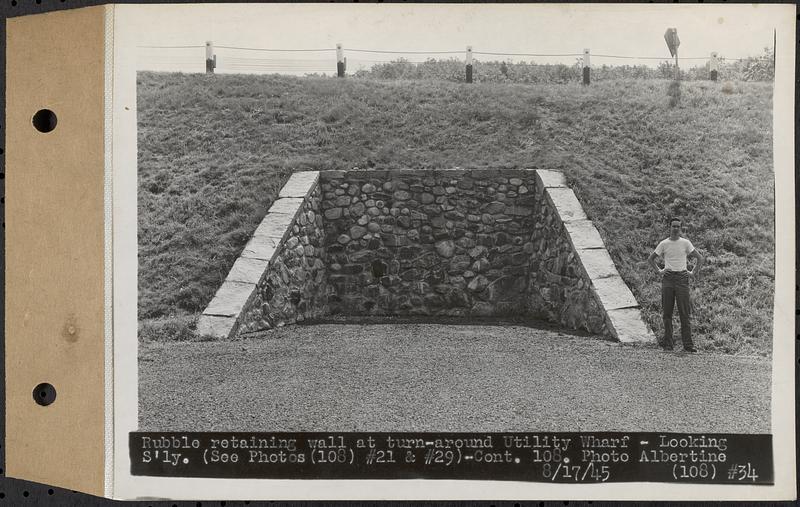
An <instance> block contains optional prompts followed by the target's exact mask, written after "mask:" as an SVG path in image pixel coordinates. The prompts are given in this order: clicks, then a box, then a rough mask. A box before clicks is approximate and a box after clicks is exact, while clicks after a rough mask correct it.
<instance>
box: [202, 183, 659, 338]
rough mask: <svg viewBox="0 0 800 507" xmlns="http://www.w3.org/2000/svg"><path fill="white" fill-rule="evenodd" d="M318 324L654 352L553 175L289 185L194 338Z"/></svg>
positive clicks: (597, 244) (596, 239) (625, 293)
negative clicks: (476, 325) (407, 321)
mask: <svg viewBox="0 0 800 507" xmlns="http://www.w3.org/2000/svg"><path fill="white" fill-rule="evenodd" d="M329 314H335V315H344V316H367V315H382V316H390V315H391V316H411V315H419V316H447V317H464V318H472V317H503V316H514V317H523V318H531V319H544V320H547V321H550V322H553V323H556V324H559V325H560V326H563V327H565V328H569V329H582V330H586V331H589V332H592V333H595V334H601V335H604V336H607V337H610V338H614V339H617V340H620V341H629V342H632V341H636V342H641V341H644V342H654V341H655V340H654V337H653V335H652V333H651V332H650V331H649V330H648V329H647V327H646V326H645V324H644V322H643V321H642V319H641V315H640V309H639V307H638V304H637V303H636V300H635V299H634V298H633V295H632V294H631V292H630V290H629V289H628V287H627V285H625V283H624V282H623V281H622V279H621V278H620V277H619V274H618V273H617V270H616V268H615V267H614V263H613V261H612V259H611V257H610V255H609V254H608V252H607V251H606V249H605V246H604V245H603V241H602V239H601V237H600V235H599V233H598V231H597V230H596V229H595V228H594V226H593V225H592V223H591V221H590V220H588V219H587V217H586V215H585V213H584V211H583V208H582V207H581V205H580V203H579V202H578V199H577V197H576V196H575V194H574V193H573V192H572V190H571V189H569V188H568V187H567V186H566V183H565V181H564V177H563V175H562V174H561V173H558V172H554V171H545V170H537V171H534V170H489V169H484V170H461V169H453V170H391V171H385V170H369V171H359V170H353V171H323V172H321V173H316V172H313V173H295V174H294V175H293V176H292V178H291V179H290V181H289V183H287V185H286V186H285V187H284V189H283V190H282V191H281V194H280V195H279V199H278V200H277V201H276V202H275V204H274V205H273V207H272V208H271V209H270V211H269V213H268V214H267V216H266V217H265V218H264V221H263V222H262V224H261V225H260V226H259V228H258V229H257V230H256V232H255V234H254V236H253V238H252V239H251V241H250V243H248V245H247V246H246V247H245V249H244V251H243V252H242V256H241V257H240V258H239V260H237V261H236V264H234V267H233V269H232V270H231V273H230V274H229V275H228V278H227V279H226V280H225V283H223V285H222V287H221V288H220V290H219V291H218V293H217V295H216V296H215V298H214V300H213V301H212V302H211V304H210V305H209V307H208V308H207V309H206V310H205V311H204V312H203V315H202V317H201V319H200V321H199V323H198V331H199V332H200V333H203V334H211V335H214V336H218V337H223V336H225V337H228V336H234V335H237V334H241V333H246V332H251V331H258V330H262V329H269V328H272V327H276V326H281V325H284V324H290V323H293V322H298V321H301V320H304V319H306V318H317V317H322V316H325V315H329Z"/></svg>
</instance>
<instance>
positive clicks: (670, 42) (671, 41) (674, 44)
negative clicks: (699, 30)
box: [664, 28, 681, 81]
mask: <svg viewBox="0 0 800 507" xmlns="http://www.w3.org/2000/svg"><path fill="white" fill-rule="evenodd" d="M664 40H665V41H667V47H668V48H669V54H670V55H671V56H674V57H675V80H676V81H677V80H678V79H679V78H680V74H679V70H678V46H680V45H681V40H680V39H679V38H678V29H677V28H667V31H666V32H664Z"/></svg>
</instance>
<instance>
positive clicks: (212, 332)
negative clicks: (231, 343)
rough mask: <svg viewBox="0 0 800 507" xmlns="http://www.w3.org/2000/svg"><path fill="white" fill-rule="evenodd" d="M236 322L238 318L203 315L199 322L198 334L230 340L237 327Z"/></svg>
mask: <svg viewBox="0 0 800 507" xmlns="http://www.w3.org/2000/svg"><path fill="white" fill-rule="evenodd" d="M236 320H237V319H236V317H219V316H216V315H201V316H200V318H199V319H198V320H197V334H198V335H199V336H213V337H215V338H228V337H229V336H231V333H232V332H233V331H235V328H236V327H237V325H236Z"/></svg>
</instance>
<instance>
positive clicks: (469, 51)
mask: <svg viewBox="0 0 800 507" xmlns="http://www.w3.org/2000/svg"><path fill="white" fill-rule="evenodd" d="M466 77H467V83H471V82H472V46H467V76H466Z"/></svg>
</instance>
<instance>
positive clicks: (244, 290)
mask: <svg viewBox="0 0 800 507" xmlns="http://www.w3.org/2000/svg"><path fill="white" fill-rule="evenodd" d="M255 288H256V284H254V283H247V282H234V281H229V280H225V281H224V282H222V285H221V286H220V288H219V289H218V290H217V293H216V294H214V299H212V300H211V302H210V303H209V304H208V306H207V307H206V309H205V310H203V314H204V315H217V316H220V317H238V315H239V314H240V313H241V312H242V308H244V307H245V305H246V304H247V302H248V301H249V300H250V297H251V296H252V295H253V292H254V291H255Z"/></svg>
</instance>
